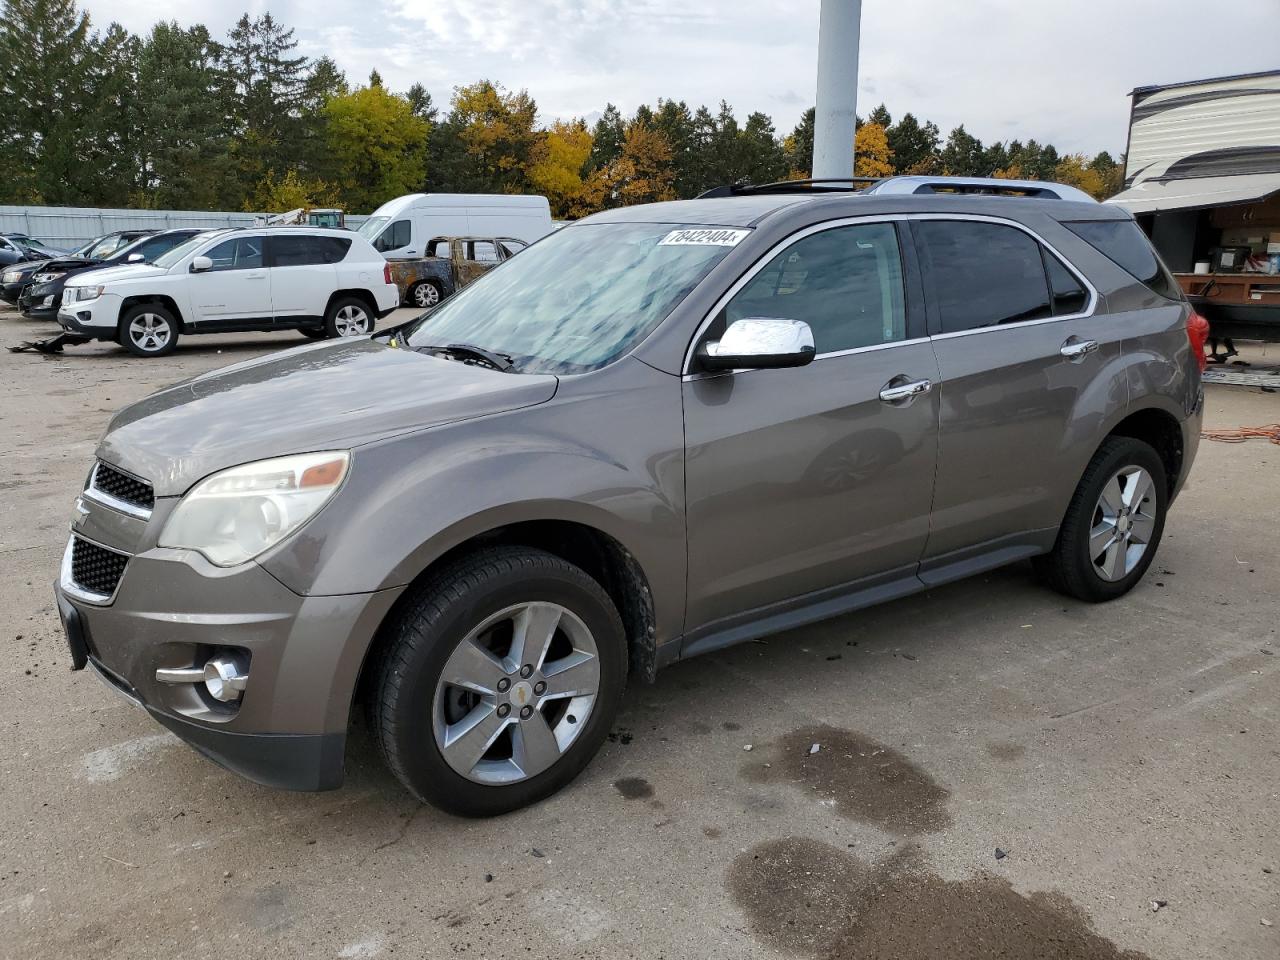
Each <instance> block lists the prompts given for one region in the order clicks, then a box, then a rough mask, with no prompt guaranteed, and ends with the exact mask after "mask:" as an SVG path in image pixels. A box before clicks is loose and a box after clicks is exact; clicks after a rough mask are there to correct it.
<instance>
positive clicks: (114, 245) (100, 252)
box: [85, 234, 133, 260]
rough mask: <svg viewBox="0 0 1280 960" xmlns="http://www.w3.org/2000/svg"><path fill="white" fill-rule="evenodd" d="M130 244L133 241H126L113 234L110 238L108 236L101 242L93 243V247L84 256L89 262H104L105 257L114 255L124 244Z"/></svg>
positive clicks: (126, 239)
mask: <svg viewBox="0 0 1280 960" xmlns="http://www.w3.org/2000/svg"><path fill="white" fill-rule="evenodd" d="M132 242H133V241H132V240H130V239H128V238H127V237H122V236H120V235H118V234H113V235H112V236H109V237H103V238H102V239H101V240H99V241H98V242H97V243H95V244H94V245H93V247H92V248H91V249H90V250H89V252H88V253H87V254H85V256H86V257H87V258H88V259H90V260H105V259H106V258H107V257H109V256H111V254H113V253H115V252H116V251H117V250H119V249H120V248H121V247H123V246H124V245H125V244H128V243H132Z"/></svg>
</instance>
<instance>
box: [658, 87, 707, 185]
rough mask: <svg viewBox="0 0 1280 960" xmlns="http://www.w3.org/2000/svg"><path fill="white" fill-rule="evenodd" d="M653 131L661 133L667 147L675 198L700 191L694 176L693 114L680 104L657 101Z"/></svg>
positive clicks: (685, 105) (683, 103) (696, 172)
mask: <svg viewBox="0 0 1280 960" xmlns="http://www.w3.org/2000/svg"><path fill="white" fill-rule="evenodd" d="M653 128H654V129H655V130H657V131H658V132H659V133H661V134H662V136H663V139H664V140H666V141H667V145H668V146H669V147H670V148H671V169H672V172H673V173H674V177H673V179H672V181H671V186H672V189H674V190H675V192H676V197H677V198H679V199H681V200H687V199H689V198H690V197H696V196H697V195H698V194H699V193H701V192H702V183H701V181H700V179H699V177H698V159H697V154H696V150H695V137H694V128H693V115H692V114H690V113H689V107H688V105H687V104H686V103H685V102H684V101H683V100H680V101H676V100H659V101H658V112H657V114H656V115H655V116H654V118H653Z"/></svg>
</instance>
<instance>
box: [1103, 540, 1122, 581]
mask: <svg viewBox="0 0 1280 960" xmlns="http://www.w3.org/2000/svg"><path fill="white" fill-rule="evenodd" d="M1123 556H1124V544H1123V543H1121V542H1120V541H1119V540H1112V541H1111V545H1110V546H1109V547H1107V549H1106V550H1104V551H1103V552H1102V563H1101V564H1100V565H1099V568H1098V571H1099V572H1100V573H1101V574H1102V576H1103V578H1104V579H1106V580H1116V579H1119V577H1121V576H1123V568H1122V565H1121V558H1122V557H1123Z"/></svg>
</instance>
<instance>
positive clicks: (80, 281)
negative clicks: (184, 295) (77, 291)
mask: <svg viewBox="0 0 1280 960" xmlns="http://www.w3.org/2000/svg"><path fill="white" fill-rule="evenodd" d="M168 272H169V271H168V270H165V269H163V268H161V267H153V266H152V265H151V264H149V263H126V264H123V265H122V266H119V267H101V268H100V269H97V270H86V271H85V272H84V273H77V274H76V282H75V283H74V284H73V286H77V287H91V286H93V285H95V284H99V283H110V282H111V281H113V280H145V279H146V278H147V277H159V276H162V275H164V274H166V273H168Z"/></svg>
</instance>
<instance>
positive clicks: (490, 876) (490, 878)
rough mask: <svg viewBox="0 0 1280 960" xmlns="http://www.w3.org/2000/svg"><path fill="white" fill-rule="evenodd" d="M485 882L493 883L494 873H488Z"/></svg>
mask: <svg viewBox="0 0 1280 960" xmlns="http://www.w3.org/2000/svg"><path fill="white" fill-rule="evenodd" d="M484 882H485V883H493V874H492V873H486V874H485V875H484Z"/></svg>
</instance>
